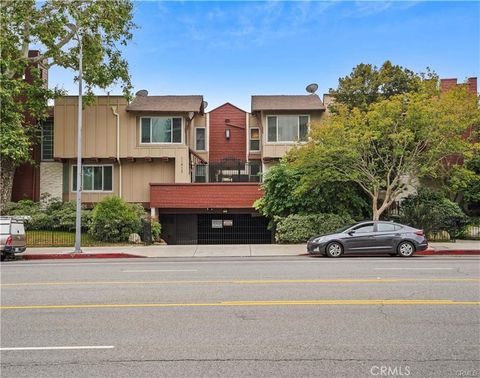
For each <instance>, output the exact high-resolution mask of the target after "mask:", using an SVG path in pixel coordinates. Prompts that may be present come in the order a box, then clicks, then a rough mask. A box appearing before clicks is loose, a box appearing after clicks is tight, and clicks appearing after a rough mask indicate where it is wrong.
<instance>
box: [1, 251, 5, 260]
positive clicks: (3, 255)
mask: <svg viewBox="0 0 480 378" xmlns="http://www.w3.org/2000/svg"><path fill="white" fill-rule="evenodd" d="M1 258H2V260H1V261H3V260H5V253H4V252H2V257H1Z"/></svg>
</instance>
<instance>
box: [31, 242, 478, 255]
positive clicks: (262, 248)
mask: <svg viewBox="0 0 480 378" xmlns="http://www.w3.org/2000/svg"><path fill="white" fill-rule="evenodd" d="M82 251H83V253H81V254H73V253H72V252H73V247H56V248H28V249H27V251H26V252H24V253H23V254H22V256H23V258H24V259H25V260H40V259H69V258H129V257H137V258H141V257H259V256H298V255H304V254H306V245H305V244H250V245H244V244H242V245H151V246H136V245H125V246H113V247H85V248H83V249H82ZM459 254H462V255H480V241H478V240H458V241H457V242H455V243H435V242H433V243H430V244H429V249H428V250H427V251H422V252H418V253H417V255H459Z"/></svg>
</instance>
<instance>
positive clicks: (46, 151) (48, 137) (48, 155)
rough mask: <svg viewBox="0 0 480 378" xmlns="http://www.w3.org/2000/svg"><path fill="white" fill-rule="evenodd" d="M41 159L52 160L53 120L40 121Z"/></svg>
mask: <svg viewBox="0 0 480 378" xmlns="http://www.w3.org/2000/svg"><path fill="white" fill-rule="evenodd" d="M41 141H42V143H41V149H42V160H53V122H51V121H45V122H44V123H42V135H41Z"/></svg>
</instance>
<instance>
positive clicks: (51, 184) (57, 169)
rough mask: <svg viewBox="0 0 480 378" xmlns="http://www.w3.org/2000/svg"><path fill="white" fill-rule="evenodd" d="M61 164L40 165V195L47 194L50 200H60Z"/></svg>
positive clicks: (42, 163)
mask: <svg viewBox="0 0 480 378" xmlns="http://www.w3.org/2000/svg"><path fill="white" fill-rule="evenodd" d="M62 192H63V164H62V163H57V162H54V161H52V162H50V161H48V162H46V161H44V162H41V163H40V195H42V194H43V193H48V194H50V195H51V196H52V198H60V199H61V198H62Z"/></svg>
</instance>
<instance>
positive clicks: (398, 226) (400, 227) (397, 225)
mask: <svg viewBox="0 0 480 378" xmlns="http://www.w3.org/2000/svg"><path fill="white" fill-rule="evenodd" d="M394 226H395V231H398V230H401V229H402V228H403V227H402V226H400V225H399V224H395V225H394Z"/></svg>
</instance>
